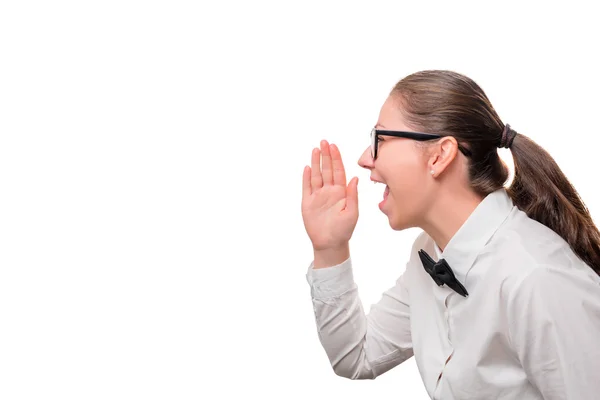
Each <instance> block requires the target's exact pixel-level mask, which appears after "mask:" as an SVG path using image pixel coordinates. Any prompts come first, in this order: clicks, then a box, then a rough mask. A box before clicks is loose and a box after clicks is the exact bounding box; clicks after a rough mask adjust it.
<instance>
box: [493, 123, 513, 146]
mask: <svg viewBox="0 0 600 400" xmlns="http://www.w3.org/2000/svg"><path fill="white" fill-rule="evenodd" d="M515 136H517V132H515V131H514V130H513V129H511V127H510V125H509V124H506V125H504V130H503V131H502V139H500V144H499V145H498V147H499V148H502V147H504V148H506V149H508V148H510V146H512V143H513V140H515Z"/></svg>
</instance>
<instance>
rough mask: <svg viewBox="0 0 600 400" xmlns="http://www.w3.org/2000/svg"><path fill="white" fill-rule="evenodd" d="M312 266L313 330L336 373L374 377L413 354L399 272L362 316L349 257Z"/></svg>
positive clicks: (362, 377)
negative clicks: (368, 310) (314, 267)
mask: <svg viewBox="0 0 600 400" xmlns="http://www.w3.org/2000/svg"><path fill="white" fill-rule="evenodd" d="M312 266H313V264H312V263H311V265H310V267H309V270H308V273H307V280H308V282H309V284H310V287H311V296H312V303H313V309H314V314H315V320H316V325H317V332H318V334H319V340H320V341H321V344H322V345H323V348H324V349H325V352H326V353H327V356H328V358H329V361H330V363H331V365H332V367H333V370H334V371H335V373H336V374H337V375H339V376H342V377H346V378H349V379H374V378H376V377H377V376H378V375H381V374H383V373H384V372H386V371H388V370H390V369H391V368H393V367H394V366H396V365H398V364H400V363H401V362H403V361H405V360H406V359H408V358H410V357H411V356H412V355H413V352H412V341H411V333H410V312H409V296H408V291H407V288H406V285H405V282H404V279H405V276H404V275H402V276H400V278H398V280H397V281H396V284H395V285H394V286H393V287H391V288H389V289H388V290H387V291H385V292H384V293H383V295H382V297H381V300H380V301H379V302H378V303H377V304H374V305H373V306H372V307H371V310H370V312H369V314H368V315H366V314H365V313H364V311H363V308H362V304H361V301H360V298H359V295H358V288H357V285H356V283H355V282H354V277H353V273H352V261H351V259H347V260H346V261H344V262H343V263H342V264H339V265H336V266H333V267H329V268H320V269H313V268H312Z"/></svg>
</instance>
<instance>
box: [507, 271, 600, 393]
mask: <svg viewBox="0 0 600 400" xmlns="http://www.w3.org/2000/svg"><path fill="white" fill-rule="evenodd" d="M507 319H508V326H509V337H510V341H511V345H512V347H513V349H514V350H515V352H516V355H517V357H518V359H519V360H520V362H521V364H522V366H523V368H524V370H525V372H526V374H527V377H528V379H529V381H530V382H531V383H532V384H533V385H534V386H535V387H536V388H537V389H538V390H539V391H540V393H541V394H542V396H543V398H544V399H545V400H554V399H556V400H559V399H561V400H564V399H578V400H592V399H597V398H598V396H599V393H600V379H599V377H600V375H599V371H600V344H599V343H600V341H599V340H600V281H598V280H594V279H589V276H584V275H583V274H579V275H575V274H574V273H573V271H570V272H569V271H567V270H556V269H553V268H550V267H548V268H546V267H537V268H536V269H535V270H534V271H533V272H531V273H530V274H529V275H528V276H527V277H526V278H525V279H523V281H522V282H521V284H520V285H519V287H518V289H517V290H516V291H515V292H514V295H513V296H512V298H511V299H510V300H509V307H508V312H507Z"/></svg>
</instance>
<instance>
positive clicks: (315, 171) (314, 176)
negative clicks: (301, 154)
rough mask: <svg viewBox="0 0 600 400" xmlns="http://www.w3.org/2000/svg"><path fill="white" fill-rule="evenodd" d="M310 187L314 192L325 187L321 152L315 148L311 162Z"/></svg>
mask: <svg viewBox="0 0 600 400" xmlns="http://www.w3.org/2000/svg"><path fill="white" fill-rule="evenodd" d="M310 168H311V173H310V185H311V189H312V191H313V192H314V191H315V190H317V189H320V188H322V187H323V177H322V176H321V150H319V149H317V148H314V149H313V151H312V160H311V166H310Z"/></svg>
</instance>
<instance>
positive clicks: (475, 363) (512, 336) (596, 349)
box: [307, 189, 600, 400]
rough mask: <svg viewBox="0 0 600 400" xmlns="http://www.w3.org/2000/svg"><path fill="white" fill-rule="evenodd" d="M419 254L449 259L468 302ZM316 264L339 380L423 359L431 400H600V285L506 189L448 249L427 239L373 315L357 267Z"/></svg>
mask: <svg viewBox="0 0 600 400" xmlns="http://www.w3.org/2000/svg"><path fill="white" fill-rule="evenodd" d="M420 249H424V250H425V251H426V252H427V253H429V255H430V256H431V257H432V258H433V259H434V260H436V261H437V260H439V259H440V258H444V259H445V260H446V261H447V262H448V264H449V265H450V267H451V268H452V270H453V271H454V274H455V276H456V277H457V278H458V279H459V280H460V282H461V283H462V284H463V285H464V286H465V288H466V289H467V291H468V293H469V296H468V297H463V296H461V295H459V294H458V293H456V292H454V291H453V290H452V289H450V288H448V287H447V286H446V285H444V286H441V287H440V286H437V285H436V284H435V282H434V281H433V279H432V278H431V276H430V275H429V274H428V273H427V272H426V271H425V270H424V268H423V264H422V263H421V260H420V259H419V256H418V254H417V252H418V251H419V250H420ZM312 266H313V263H311V264H310V267H309V269H308V273H307V280H308V283H309V284H310V286H311V296H312V299H313V307H314V312H315V318H316V324H317V329H318V333H319V338H320V340H321V343H322V345H323V347H324V348H325V351H326V353H327V355H328V357H329V360H330V362H331V365H332V366H333V369H334V371H335V373H336V374H338V375H340V376H344V377H347V378H350V379H374V378H376V377H377V376H378V375H381V374H383V373H384V372H386V371H388V370H390V369H391V368H393V367H394V366H396V365H398V364H400V363H401V362H403V361H405V360H406V359H408V358H410V357H411V356H413V355H414V356H415V360H416V364H417V366H418V368H419V372H420V374H421V377H422V379H423V383H424V385H425V388H426V390H427V392H428V394H429V396H430V397H431V398H432V399H442V400H450V399H457V400H458V399H460V400H469V399H518V400H528V399H569V400H588V399H589V400H592V399H593V400H597V399H600V277H598V275H597V274H596V273H595V272H594V271H593V270H592V269H591V268H590V267H588V266H587V265H585V264H584V263H583V262H582V261H581V260H580V259H579V258H578V257H577V256H576V255H575V254H574V253H573V252H572V251H571V249H570V248H569V246H568V245H567V243H566V242H565V241H564V240H563V239H562V238H561V237H559V236H558V235H557V234H556V233H554V232H553V231H552V230H550V229H549V228H547V227H545V226H544V225H542V224H540V223H538V222H537V221H535V220H533V219H530V218H529V217H527V215H526V214H525V213H524V212H522V211H521V210H519V209H518V208H517V207H515V206H514V205H513V203H512V200H511V199H510V197H508V195H507V193H506V191H505V189H500V190H498V191H496V192H494V193H492V194H490V195H488V196H487V197H486V198H485V199H484V200H483V202H482V203H480V204H479V206H478V207H477V208H476V209H475V211H474V212H473V213H472V214H471V216H470V217H469V218H468V220H467V221H466V222H465V223H464V224H463V226H462V227H461V228H460V229H459V230H458V232H457V233H456V234H455V235H454V237H453V238H452V239H451V240H450V242H449V243H448V245H447V247H446V249H445V250H444V251H443V252H440V249H439V248H438V247H437V245H436V244H435V243H434V242H433V240H432V239H431V238H430V237H429V236H428V235H427V234H426V233H424V232H423V233H422V234H421V235H420V236H419V237H418V238H417V239H416V241H415V243H414V245H413V248H412V252H411V256H410V260H409V261H408V263H407V265H406V270H405V272H404V273H403V274H402V275H401V276H400V277H399V278H398V280H397V281H396V284H395V285H394V286H393V287H391V288H390V289H388V290H387V291H385V292H384V293H383V295H382V298H381V300H380V301H379V302H378V303H377V304H374V305H373V306H372V307H371V311H370V312H369V314H368V315H365V313H364V311H363V308H362V305H361V301H360V300H359V297H358V291H357V285H356V284H355V282H354V278H353V274H352V264H351V259H348V260H346V261H345V262H343V263H342V264H339V265H336V266H332V267H329V268H322V269H313V268H312ZM400 397H401V396H400Z"/></svg>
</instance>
